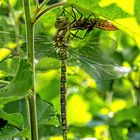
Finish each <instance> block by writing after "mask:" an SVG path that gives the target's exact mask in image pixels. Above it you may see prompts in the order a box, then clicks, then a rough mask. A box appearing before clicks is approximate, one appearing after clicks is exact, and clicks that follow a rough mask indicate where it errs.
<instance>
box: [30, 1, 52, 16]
mask: <svg viewBox="0 0 140 140" xmlns="http://www.w3.org/2000/svg"><path fill="white" fill-rule="evenodd" d="M49 1H50V0H44V1H43V2H42V3H41V5H40V6H39V7H38V4H37V6H36V9H35V11H34V12H33V13H34V14H33V16H32V19H34V18H35V17H36V16H37V14H38V13H39V12H40V10H41V9H42V8H43V7H44V6H45V5H46V4H47V3H48V2H49Z"/></svg>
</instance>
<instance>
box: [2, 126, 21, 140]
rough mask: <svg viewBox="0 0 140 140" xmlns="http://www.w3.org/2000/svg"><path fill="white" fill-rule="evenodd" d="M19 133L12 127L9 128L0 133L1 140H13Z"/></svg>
mask: <svg viewBox="0 0 140 140" xmlns="http://www.w3.org/2000/svg"><path fill="white" fill-rule="evenodd" d="M18 133H19V130H18V129H17V128H15V127H12V126H7V127H6V128H4V129H2V131H0V140H11V139H12V138H13V137H14V136H15V135H17V134H18Z"/></svg>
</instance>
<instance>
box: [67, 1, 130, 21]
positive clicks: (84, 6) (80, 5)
mask: <svg viewBox="0 0 140 140" xmlns="http://www.w3.org/2000/svg"><path fill="white" fill-rule="evenodd" d="M99 2H100V0H96V1H92V0H88V1H85V0H82V1H81V0H69V1H68V5H71V4H73V5H74V7H76V8H77V9H78V10H79V11H80V12H81V13H82V14H84V13H85V12H88V11H89V14H90V13H91V12H92V13H95V14H97V15H99V16H103V17H105V18H107V19H110V20H111V19H117V18H125V17H130V15H129V14H128V13H126V12H125V11H123V10H122V9H121V8H120V7H118V5H117V4H116V3H112V4H110V5H108V6H105V7H101V6H99Z"/></svg>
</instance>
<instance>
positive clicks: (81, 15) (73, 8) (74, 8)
mask: <svg viewBox="0 0 140 140" xmlns="http://www.w3.org/2000/svg"><path fill="white" fill-rule="evenodd" d="M71 7H72V12H73V14H74V15H75V19H76V13H75V11H77V13H79V14H80V18H79V19H78V20H81V19H82V17H83V14H82V13H81V12H80V11H79V10H78V9H77V8H76V7H75V6H74V5H73V4H72V5H71ZM74 10H75V11H74ZM76 20H77V19H76Z"/></svg>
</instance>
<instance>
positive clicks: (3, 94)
mask: <svg viewBox="0 0 140 140" xmlns="http://www.w3.org/2000/svg"><path fill="white" fill-rule="evenodd" d="M31 86H32V72H31V70H30V64H29V63H28V62H27V60H26V59H21V61H20V64H19V68H18V71H17V74H16V76H15V77H14V78H13V80H12V81H11V82H10V83H9V84H8V85H7V86H5V87H4V88H1V89H0V108H2V107H3V106H4V105H5V104H6V103H8V102H11V101H15V100H19V99H22V98H24V97H26V96H27V95H28V90H29V89H30V88H31Z"/></svg>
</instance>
